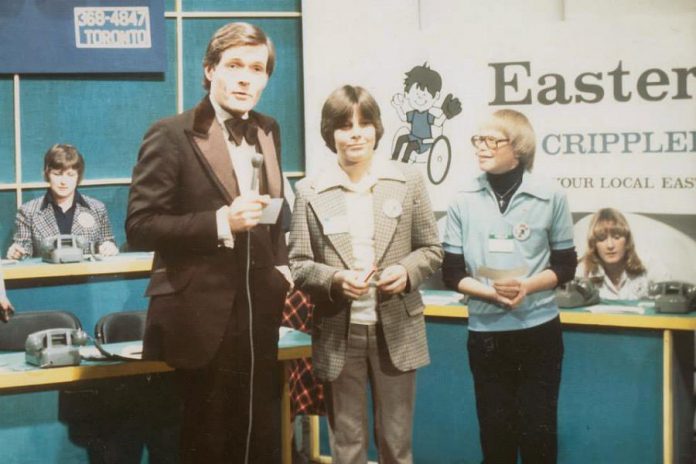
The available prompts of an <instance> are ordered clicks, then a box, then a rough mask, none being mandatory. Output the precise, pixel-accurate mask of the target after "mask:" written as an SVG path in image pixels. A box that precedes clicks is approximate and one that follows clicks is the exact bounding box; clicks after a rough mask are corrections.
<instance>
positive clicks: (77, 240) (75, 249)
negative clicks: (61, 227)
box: [41, 235, 85, 264]
mask: <svg viewBox="0 0 696 464" xmlns="http://www.w3.org/2000/svg"><path fill="white" fill-rule="evenodd" d="M84 245H85V238H84V237H81V236H78V235H54V236H53V237H48V238H46V239H44V241H43V243H42V247H41V259H42V260H43V261H45V262H47V263H54V264H60V263H79V262H81V261H82V259H83V256H82V249H83V248H84Z"/></svg>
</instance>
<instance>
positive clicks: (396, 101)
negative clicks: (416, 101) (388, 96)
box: [391, 93, 406, 109]
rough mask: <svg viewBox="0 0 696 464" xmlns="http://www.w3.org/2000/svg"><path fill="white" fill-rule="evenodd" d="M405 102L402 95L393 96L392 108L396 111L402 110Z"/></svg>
mask: <svg viewBox="0 0 696 464" xmlns="http://www.w3.org/2000/svg"><path fill="white" fill-rule="evenodd" d="M405 102H406V98H405V97H404V94H403V93H397V94H394V96H393V97H392V100H391V104H392V106H393V107H394V108H396V109H402V108H403V107H404V103H405Z"/></svg>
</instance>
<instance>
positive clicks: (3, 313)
mask: <svg viewBox="0 0 696 464" xmlns="http://www.w3.org/2000/svg"><path fill="white" fill-rule="evenodd" d="M14 313H15V310H14V308H13V307H12V303H10V300H8V299H7V298H0V320H1V321H2V322H9V321H10V317H12V315H13V314H14Z"/></svg>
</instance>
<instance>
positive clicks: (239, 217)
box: [227, 194, 270, 233]
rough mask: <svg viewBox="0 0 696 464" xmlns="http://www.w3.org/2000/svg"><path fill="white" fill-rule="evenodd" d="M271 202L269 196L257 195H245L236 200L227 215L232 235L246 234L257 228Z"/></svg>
mask: <svg viewBox="0 0 696 464" xmlns="http://www.w3.org/2000/svg"><path fill="white" fill-rule="evenodd" d="M269 201H270V197H269V196H268V195H257V194H245V195H240V196H238V197H237V198H235V199H234V201H233V202H232V204H231V205H230V209H229V213H228V214H227V221H228V222H229V224H230V230H231V231H232V233H235V232H246V231H248V230H250V229H252V228H253V227H255V226H256V225H257V224H258V223H259V220H260V219H261V212H262V211H263V209H264V208H265V207H266V206H268V203H269Z"/></svg>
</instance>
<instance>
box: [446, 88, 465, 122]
mask: <svg viewBox="0 0 696 464" xmlns="http://www.w3.org/2000/svg"><path fill="white" fill-rule="evenodd" d="M442 112H443V113H444V114H445V117H446V118H447V119H452V118H453V117H455V116H456V115H458V114H459V113H461V112H462V103H461V102H460V101H459V99H458V98H456V97H455V96H454V95H452V94H451V93H448V94H447V96H446V97H445V100H444V101H443V102H442Z"/></svg>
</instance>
